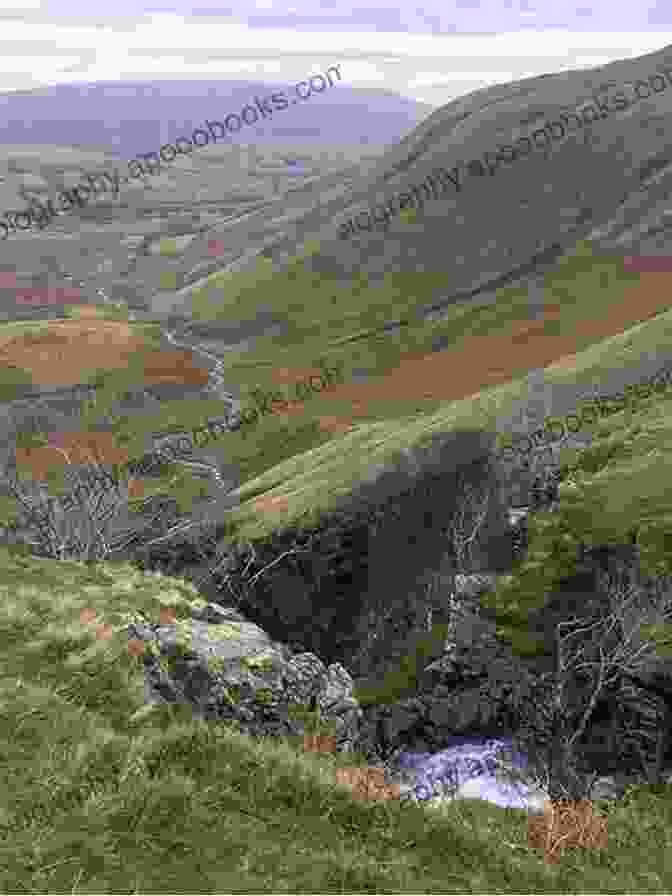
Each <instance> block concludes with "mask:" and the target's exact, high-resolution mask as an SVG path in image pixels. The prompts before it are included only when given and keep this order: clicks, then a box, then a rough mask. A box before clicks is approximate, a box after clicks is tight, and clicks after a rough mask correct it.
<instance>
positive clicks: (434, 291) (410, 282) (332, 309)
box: [192, 242, 638, 391]
mask: <svg viewBox="0 0 672 896" xmlns="http://www.w3.org/2000/svg"><path fill="white" fill-rule="evenodd" d="M318 253H319V248H317V249H314V250H313V251H311V252H307V253H306V257H307V258H308V259H310V256H311V255H312V254H318ZM303 258H304V257H303V256H300V257H299V258H297V259H295V260H294V261H293V262H292V263H290V264H288V265H286V266H285V267H283V268H282V269H277V268H276V267H275V266H274V265H273V263H272V262H271V261H270V260H268V259H262V260H260V261H259V262H258V264H257V268H256V270H253V271H248V272H242V273H241V272H238V273H236V272H225V273H223V274H215V275H213V277H212V278H211V282H209V283H206V284H205V285H204V286H203V287H201V288H200V289H199V290H195V291H194V292H193V293H192V313H193V314H194V316H195V317H196V318H197V319H201V320H217V321H231V322H234V321H238V320H245V321H249V322H252V321H254V320H255V318H256V315H257V311H258V310H260V309H264V310H271V311H273V312H274V313H275V314H276V315H277V316H278V317H279V318H280V319H282V320H284V321H286V322H287V324H288V329H287V332H286V333H285V334H283V335H278V334H273V335H272V336H267V337H264V338H261V339H259V340H257V342H256V344H255V347H254V349H253V350H252V351H247V350H244V351H240V352H227V353H226V355H225V357H224V362H225V365H226V366H225V372H226V376H227V378H228V379H229V381H230V382H232V383H236V384H237V385H240V386H241V387H242V389H243V390H244V391H245V390H246V389H247V388H250V387H252V386H253V385H262V386H268V385H270V384H271V381H272V380H271V376H272V371H273V369H274V368H276V367H299V366H308V365H309V364H310V363H311V362H312V361H313V360H314V359H315V357H317V356H320V355H323V356H324V357H326V358H328V359H329V360H339V361H343V362H344V366H345V368H346V370H350V371H351V370H352V369H353V368H365V369H367V370H368V371H369V372H370V374H371V375H372V376H374V375H381V374H384V373H386V372H388V371H389V370H392V369H393V368H395V367H397V366H398V364H399V361H400V359H401V358H402V357H403V356H404V355H406V354H410V353H418V354H421V353H426V352H429V351H431V349H432V345H433V343H435V342H436V340H437V339H439V338H441V339H442V341H445V342H446V346H447V348H449V349H454V350H456V351H457V350H459V349H460V348H461V347H462V345H463V343H464V340H465V339H466V338H467V337H473V336H488V335H494V334H497V335H502V334H505V333H506V332H507V328H510V327H511V326H512V325H514V324H516V323H519V322H520V321H527V320H529V316H530V315H529V310H530V302H529V297H528V292H527V289H524V288H515V287H506V288H504V289H501V290H499V291H498V301H497V302H496V303H483V302H481V303H478V302H475V303H474V302H468V303H460V304H456V305H452V306H450V307H449V308H447V309H446V317H445V318H444V319H443V320H441V321H431V322H427V321H425V320H423V319H422V317H421V315H420V313H419V312H420V311H421V309H422V308H424V307H427V306H429V305H432V304H434V303H436V302H438V301H440V300H441V298H442V297H445V295H447V294H448V292H449V286H450V283H449V281H448V279H447V277H446V275H445V274H444V273H439V272H436V273H431V272H422V273H418V272H411V273H405V272H395V273H391V274H388V275H387V276H386V278H385V281H384V283H383V284H380V285H379V284H370V283H368V282H367V281H366V280H365V278H362V277H358V278H356V279H354V280H353V281H352V282H350V283H343V282H339V281H336V279H335V278H334V277H331V276H326V275H323V274H315V273H313V272H312V271H311V270H310V269H309V267H308V265H307V264H306V263H305V262H304V260H303ZM637 282H638V275H637V274H635V273H633V272H630V271H625V270H624V268H623V262H622V260H621V259H619V258H614V257H607V256H602V257H596V256H595V255H594V254H593V253H592V250H591V246H590V244H589V243H585V242H582V243H579V244H578V245H577V247H576V250H575V253H574V254H573V255H572V256H571V257H569V258H566V259H563V260H562V262H561V263H560V264H559V265H558V267H557V269H556V270H554V271H552V272H550V273H549V274H548V275H547V276H546V280H545V289H546V293H547V298H548V301H549V302H551V303H559V304H561V306H562V313H561V317H560V320H559V321H558V322H548V323H547V325H546V331H547V332H552V333H553V334H562V333H571V334H575V332H576V323H577V321H578V320H582V319H585V318H586V302H585V297H586V295H590V297H591V301H590V306H589V307H590V316H591V317H597V318H602V317H604V316H605V315H606V314H607V313H608V309H609V306H610V305H611V304H613V303H614V302H616V301H618V300H619V299H620V298H621V297H622V294H623V290H624V288H625V287H626V286H628V285H632V284H634V283H637ZM390 320H402V321H405V322H406V325H405V326H404V327H402V328H401V329H400V330H399V331H398V332H394V333H383V332H382V330H381V328H382V325H383V323H385V322H386V321H390ZM590 343H591V338H590V337H585V338H584V340H583V342H582V343H580V344H579V348H580V349H581V348H584V347H587V346H588V345H590ZM523 372H525V371H524V369H521V373H523Z"/></svg>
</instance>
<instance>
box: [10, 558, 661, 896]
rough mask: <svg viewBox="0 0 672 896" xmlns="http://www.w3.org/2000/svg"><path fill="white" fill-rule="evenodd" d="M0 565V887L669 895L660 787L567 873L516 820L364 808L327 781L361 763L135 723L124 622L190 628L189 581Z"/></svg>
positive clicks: (613, 820)
mask: <svg viewBox="0 0 672 896" xmlns="http://www.w3.org/2000/svg"><path fill="white" fill-rule="evenodd" d="M0 569H1V570H2V580H1V583H0V634H1V637H0V644H1V645H2V646H1V647H0V752H1V755H2V757H3V762H2V763H0V791H1V792H2V794H3V800H2V811H1V813H0V832H1V834H2V836H1V837H0V844H1V845H0V869H1V870H0V888H1V889H2V890H3V892H14V893H24V892H25V893H28V892H30V893H54V892H60V893H71V892H72V893H74V892H77V893H85V892H134V893H137V892H142V893H166V892H171V893H181V892H199V893H216V892H219V893H221V892H232V893H233V892H258V891H260V890H261V889H266V888H268V889H270V890H272V891H273V892H280V893H285V892H286V893H297V892H380V891H383V892H402V893H403V892H436V891H440V892H455V893H458V892H462V893H463V892H465V891H470V892H477V891H488V892H494V891H499V892H512V891H514V890H515V891H516V892H519V893H539V892H544V893H566V892H568V891H569V890H572V891H574V890H577V889H581V890H587V891H594V892H597V891H598V890H599V891H600V892H604V891H605V890H607V891H608V892H613V893H621V892H622V893H627V892H644V891H646V892H664V891H668V892H669V887H670V884H671V883H672V880H671V878H670V872H669V870H668V869H669V863H668V862H666V855H667V854H668V853H669V850H670V847H671V846H672V839H671V838H672V834H671V833H670V832H671V831H672V825H671V824H670V822H671V821H672V801H671V800H670V799H669V796H667V795H666V794H665V793H662V792H658V793H655V792H653V791H650V790H647V789H643V788H642V789H638V790H633V791H632V792H630V793H629V795H628V796H627V797H626V799H625V800H623V801H622V802H621V803H618V804H616V805H614V806H613V807H612V808H611V809H609V810H605V811H608V813H609V845H608V848H607V849H606V850H592V849H591V850H586V851H580V850H572V851H570V852H569V853H567V854H566V856H565V857H564V858H563V859H562V861H561V862H560V863H559V864H558V865H548V864H546V863H545V862H544V860H543V857H542V854H541V852H540V851H536V850H532V849H530V848H529V847H528V845H527V816H526V813H525V812H523V811H520V810H513V809H498V808H497V807H494V806H492V805H489V804H486V803H481V802H480V801H473V802H471V801H467V802H464V803H461V804H459V803H458V804H453V805H449V806H446V807H444V808H443V809H441V810H438V809H429V808H423V807H419V806H403V807H402V805H401V804H399V803H398V802H396V801H386V802H377V803H376V802H374V803H363V802H359V801H356V800H355V799H353V796H352V794H351V793H350V791H349V790H348V789H347V787H345V786H343V785H337V784H336V783H335V769H336V768H337V767H346V766H347V765H352V764H354V765H356V764H357V761H356V757H354V756H352V757H349V758H350V760H351V761H350V762H346V761H344V759H343V757H342V756H336V755H327V754H308V753H301V752H298V751H297V748H296V746H295V745H293V744H290V743H284V742H279V741H277V740H273V741H270V740H269V741H267V742H265V741H263V740H262V741H252V740H251V739H249V738H247V737H245V736H243V735H241V734H239V733H238V732H236V731H235V730H233V729H231V728H230V727H228V726H226V725H223V724H221V725H220V724H216V723H207V722H197V721H195V720H194V719H193V718H192V717H191V716H190V711H187V712H186V713H184V712H181V709H184V707H182V708H179V707H178V708H175V707H173V708H170V707H162V708H156V709H155V710H153V711H152V712H151V713H150V714H149V717H148V716H147V714H146V713H144V714H143V713H140V714H138V715H137V716H135V719H134V718H133V715H134V713H136V711H137V710H139V709H142V707H143V694H142V662H141V659H140V658H138V657H136V656H131V655H130V653H129V650H128V642H127V635H126V627H125V626H126V623H127V622H128V621H129V620H130V619H131V618H143V619H146V620H148V621H152V620H157V618H158V616H159V612H160V610H161V608H165V607H168V606H170V607H172V608H174V610H175V612H176V617H177V618H178V620H179V619H182V618H186V615H187V613H188V609H189V605H190V604H191V603H193V602H194V601H195V600H197V596H196V593H195V592H194V591H193V589H192V588H191V586H189V585H186V584H185V583H183V582H181V581H177V580H171V579H167V578H163V579H160V578H154V577H151V576H145V575H142V574H140V573H139V572H137V570H132V569H131V568H130V567H127V566H126V565H122V564H120V565H113V564H100V565H98V566H95V567H91V566H87V565H86V564H81V563H75V562H72V561H68V562H64V563H58V564H57V563H54V562H52V561H47V560H36V559H32V558H26V557H23V558H22V557H18V556H13V555H10V554H9V553H8V552H7V551H5V550H3V551H1V552H0ZM93 611H95V618H94V612H93ZM94 622H95V624H93V623H94ZM187 820H188V821H187ZM644 855H645V856H646V860H645V861H643V860H642V856H644Z"/></svg>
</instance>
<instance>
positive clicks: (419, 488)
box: [224, 432, 512, 678]
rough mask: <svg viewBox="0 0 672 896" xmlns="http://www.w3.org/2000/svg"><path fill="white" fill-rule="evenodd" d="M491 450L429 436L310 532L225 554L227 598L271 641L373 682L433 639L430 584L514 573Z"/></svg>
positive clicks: (454, 437)
mask: <svg viewBox="0 0 672 896" xmlns="http://www.w3.org/2000/svg"><path fill="white" fill-rule="evenodd" d="M493 444H494V442H493V439H492V438H491V437H490V436H489V435H487V434H484V433H482V432H456V433H449V434H443V435H442V436H440V437H435V438H433V439H432V440H431V441H430V442H429V443H428V444H426V445H425V446H423V447H421V448H418V449H416V450H414V451H413V452H410V453H408V454H406V455H402V456H400V457H399V459H398V461H397V462H396V463H395V464H391V465H389V466H387V467H386V468H385V469H378V470H375V471H372V475H371V477H370V479H369V480H368V481H367V482H364V483H362V484H361V485H360V486H358V488H357V489H356V490H355V491H354V492H353V493H352V494H351V495H349V496H348V498H347V499H346V500H343V501H341V502H340V504H339V505H338V506H336V507H335V508H334V509H333V510H332V511H330V512H329V513H328V514H325V515H324V516H323V518H322V521H321V523H320V524H319V525H318V526H316V527H315V528H313V529H311V530H304V531H301V530H298V529H289V530H287V531H283V532H276V533H274V534H273V535H272V536H271V537H270V538H268V539H266V540H264V541H263V542H260V543H253V544H248V545H238V546H236V547H230V548H229V549H228V552H229V558H228V564H227V572H226V589H225V592H224V593H225V594H226V599H227V600H228V599H229V598H230V597H231V596H234V599H235V600H236V605H237V607H238V608H239V610H240V611H241V612H243V613H244V614H245V615H246V616H248V617H249V618H250V619H251V620H253V621H254V622H256V623H257V624H258V625H260V626H261V627H263V628H264V629H265V630H266V631H268V632H269V634H270V635H271V636H272V637H274V638H276V639H278V640H282V641H284V642H285V643H290V644H292V643H295V644H300V645H301V646H302V649H305V650H310V651H313V652H315V653H316V654H317V655H318V656H320V657H321V658H323V659H324V661H325V662H337V661H338V662H342V663H343V664H344V665H345V666H346V668H348V669H349V670H350V671H351V673H352V674H353V676H354V677H355V678H357V677H363V676H366V677H368V676H373V677H375V676H376V674H378V673H379V672H380V671H381V670H382V668H383V667H388V666H389V664H390V663H394V662H395V661H396V659H397V658H398V656H399V655H403V654H404V653H407V652H408V649H409V643H410V642H409V639H412V638H413V637H415V635H417V633H418V632H425V633H427V632H428V631H429V628H428V625H431V623H429V622H428V620H429V618H430V617H429V615H428V612H429V611H430V610H431V611H432V612H433V613H436V614H438V615H437V616H436V617H435V619H434V621H437V619H438V618H440V614H441V613H442V612H444V613H445V611H446V607H445V606H444V604H445V603H446V596H445V592H442V589H441V587H440V584H439V587H437V583H438V580H437V577H439V579H440V578H441V577H449V576H450V574H451V571H452V572H454V571H455V568H456V567H455V564H456V563H457V562H460V563H461V564H464V563H468V564H470V565H472V566H474V567H475V568H488V569H490V568H493V567H497V566H499V567H503V568H507V561H508V564H509V566H510V562H511V550H512V547H511V538H510V537H509V536H508V518H507V514H506V510H505V502H504V498H503V495H502V491H501V483H500V481H499V478H498V468H497V465H496V463H495V462H494V461H493V455H492V448H493ZM465 508H466V509H467V512H466V514H465ZM456 533H457V536H459V539H462V540H457V541H456ZM507 553H508V557H507V556H506V555H507ZM458 555H459V556H458ZM438 647H439V645H438V642H437V648H438Z"/></svg>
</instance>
